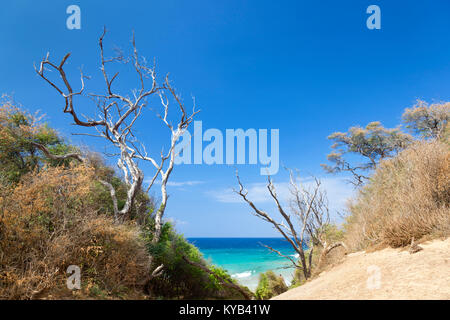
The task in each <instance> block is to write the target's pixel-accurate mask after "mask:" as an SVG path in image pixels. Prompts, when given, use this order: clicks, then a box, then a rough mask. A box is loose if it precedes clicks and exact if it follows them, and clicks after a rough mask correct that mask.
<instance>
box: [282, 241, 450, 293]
mask: <svg viewBox="0 0 450 320" xmlns="http://www.w3.org/2000/svg"><path fill="white" fill-rule="evenodd" d="M420 246H421V247H422V248H423V249H424V250H422V251H419V252H417V253H414V254H410V253H409V252H408V251H407V250H405V249H384V250H380V251H376V252H371V253H365V252H357V253H352V254H349V255H348V256H347V257H346V258H345V260H344V262H343V263H341V264H339V265H337V266H335V267H333V268H331V269H330V270H327V271H324V272H322V273H321V274H320V275H319V276H318V277H317V278H316V279H314V280H312V281H310V282H308V283H306V284H305V285H303V286H300V287H297V288H294V289H292V290H289V291H287V292H285V293H283V294H281V295H279V296H277V297H275V298H273V299H277V300H300V299H301V300H304V299H447V300H449V299H450V238H449V239H447V240H445V241H442V240H435V241H432V242H426V243H423V244H420ZM377 271H379V272H377ZM377 280H379V281H377Z"/></svg>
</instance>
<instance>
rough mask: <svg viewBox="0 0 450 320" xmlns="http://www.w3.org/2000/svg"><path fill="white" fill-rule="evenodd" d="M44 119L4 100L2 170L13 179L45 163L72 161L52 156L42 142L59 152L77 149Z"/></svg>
mask: <svg viewBox="0 0 450 320" xmlns="http://www.w3.org/2000/svg"><path fill="white" fill-rule="evenodd" d="M40 120H41V118H40V117H36V116H33V115H31V114H29V113H27V112H26V111H23V110H21V109H19V108H17V107H16V106H14V105H13V104H12V103H11V102H10V101H4V102H3V103H1V104H0V171H1V174H2V175H3V176H4V177H5V178H6V179H7V180H9V181H10V182H14V183H17V182H18V181H19V179H20V177H21V176H23V175H24V174H26V173H28V172H31V171H33V170H39V169H40V168H42V167H43V166H44V165H51V166H57V165H62V164H64V165H68V163H69V162H70V161H71V160H70V159H69V158H68V159H64V160H63V159H59V160H57V159H51V158H49V157H47V156H46V154H45V153H44V152H43V150H42V148H41V146H43V147H45V149H46V150H49V151H50V152H51V153H52V154H55V155H61V154H67V153H71V152H75V151H77V149H76V148H75V147H73V146H70V145H68V144H66V143H65V142H64V141H63V139H61V138H60V137H59V136H58V134H57V132H56V131H55V130H53V129H51V128H50V127H49V126H48V125H47V124H45V123H41V122H40Z"/></svg>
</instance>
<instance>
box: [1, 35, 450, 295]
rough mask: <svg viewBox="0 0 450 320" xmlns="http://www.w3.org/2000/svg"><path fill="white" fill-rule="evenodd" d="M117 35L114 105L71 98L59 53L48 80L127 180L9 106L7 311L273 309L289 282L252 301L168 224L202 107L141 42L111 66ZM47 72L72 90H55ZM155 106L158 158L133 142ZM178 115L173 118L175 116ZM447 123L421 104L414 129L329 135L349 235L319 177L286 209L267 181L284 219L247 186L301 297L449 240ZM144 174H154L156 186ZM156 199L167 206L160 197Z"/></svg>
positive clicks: (293, 180) (297, 188) (4, 243)
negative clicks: (160, 141) (164, 303)
mask: <svg viewBox="0 0 450 320" xmlns="http://www.w3.org/2000/svg"><path fill="white" fill-rule="evenodd" d="M105 34H106V30H105V31H104V32H103V34H102V35H101V37H100V40H99V47H100V48H99V49H100V71H101V76H102V78H103V81H104V83H105V88H104V91H103V92H97V93H93V94H92V93H89V94H86V93H85V81H86V79H87V77H86V76H85V75H84V74H83V73H81V75H80V89H79V91H74V90H73V86H72V85H71V84H70V82H69V79H70V80H71V79H72V77H69V76H68V74H67V73H66V70H65V66H66V63H67V61H68V59H69V57H70V54H66V55H65V56H64V57H63V59H62V60H61V61H59V62H53V61H52V60H50V55H49V54H47V55H46V56H45V58H44V59H42V61H41V63H40V65H39V66H38V67H37V68H36V72H37V74H38V75H39V77H40V78H42V79H43V80H44V81H45V82H46V83H47V84H49V85H50V86H51V87H52V88H53V89H55V90H56V93H57V94H58V95H59V96H61V97H62V98H63V101H64V104H63V106H64V107H63V110H62V111H63V113H65V114H67V115H69V118H70V119H71V120H73V122H74V124H75V125H76V126H78V127H79V128H83V129H88V130H95V131H93V132H92V133H91V132H89V133H82V134H84V135H87V136H95V137H97V138H101V139H102V140H101V141H103V142H105V143H106V145H107V146H108V147H111V148H114V149H115V152H114V153H112V154H109V156H110V157H111V158H113V159H114V160H115V161H116V163H117V167H118V169H119V170H118V171H116V170H115V169H114V168H112V167H110V166H108V165H107V164H106V163H107V161H106V160H105V159H104V158H103V157H102V156H101V155H99V154H97V153H95V152H92V151H90V150H89V149H88V148H84V147H83V148H82V147H79V146H75V145H72V144H71V143H69V142H68V141H67V140H66V139H63V138H62V137H61V136H60V134H58V132H57V131H56V130H55V129H54V128H51V127H50V126H49V125H47V124H46V123H44V122H43V121H42V119H43V117H41V116H39V115H37V114H35V115H32V114H30V113H28V112H26V111H25V110H24V109H23V108H19V107H18V106H17V104H15V103H13V102H11V101H10V100H8V99H4V100H3V101H1V103H0V298H1V299H253V298H257V299H269V298H272V297H274V296H276V295H279V294H281V293H283V292H285V291H286V290H287V289H288V286H287V285H286V283H285V281H284V279H283V278H282V277H281V276H278V275H276V274H275V273H274V272H273V271H268V272H266V273H262V274H261V275H260V281H259V284H258V287H257V289H256V291H255V293H252V292H251V291H250V290H249V289H248V288H246V287H243V286H241V285H240V284H239V283H238V282H237V281H236V280H235V279H233V278H232V277H231V276H230V275H229V274H228V272H227V271H226V270H224V269H223V268H220V267H218V266H215V265H212V264H211V263H210V262H208V261H206V260H205V259H204V257H203V256H202V254H201V252H200V251H199V249H198V248H196V247H195V246H194V245H193V244H191V243H189V242H188V241H187V240H186V239H185V238H184V237H183V235H180V234H178V233H177V232H176V231H175V229H174V226H173V225H172V224H171V223H170V222H168V221H165V220H164V214H165V210H166V207H167V202H168V193H167V185H168V182H169V179H170V177H171V175H172V173H173V172H174V164H175V158H176V156H177V155H178V154H177V151H176V144H177V142H178V141H179V139H180V138H181V137H182V136H183V134H184V133H185V132H187V131H186V130H187V128H188V127H189V125H190V124H191V123H192V122H193V121H194V117H195V115H196V114H197V113H198V111H197V110H196V109H195V103H194V106H193V110H192V112H190V113H189V112H187V107H186V106H185V105H184V103H183V102H182V99H181V98H180V97H179V95H178V94H177V93H176V92H175V89H174V88H173V86H172V84H171V82H170V80H169V78H168V77H165V78H164V79H163V80H162V81H161V80H160V81H158V77H157V74H156V70H155V68H154V67H149V66H147V64H146V63H145V59H143V58H142V57H140V56H139V55H138V52H137V49H136V45H135V40H134V36H133V40H132V55H131V56H130V57H124V56H123V55H122V54H120V53H119V54H118V55H116V56H114V57H112V58H106V57H105V55H104V48H103V39H104V37H105ZM115 62H118V63H123V64H124V65H128V66H131V67H132V68H131V69H132V71H133V72H134V74H135V75H137V83H138V84H139V87H138V89H136V90H132V94H131V96H132V97H133V98H130V97H129V95H122V94H119V93H118V92H116V91H115V90H114V85H113V83H115V81H118V73H114V72H112V73H111V74H110V73H108V71H107V69H109V66H110V65H112V64H114V63H115ZM49 70H52V71H53V75H55V74H56V75H58V76H59V77H60V79H52V78H51V77H50V76H51V75H52V73H50V72H48V71H49ZM61 80H62V82H61ZM147 82H148V83H147ZM79 98H89V100H90V101H92V102H93V103H94V107H95V109H96V110H99V113H98V114H96V115H91V116H88V117H86V118H85V119H84V120H82V119H81V118H80V116H79V115H80V114H82V111H80V110H79V108H78V105H77V102H78V100H77V99H79ZM150 99H153V100H155V101H157V102H158V104H159V105H160V107H161V108H160V112H159V113H157V118H158V119H159V120H158V121H160V122H159V123H160V124H162V127H163V128H165V129H167V132H168V136H169V139H168V140H167V145H166V148H165V152H161V154H158V155H157V156H155V155H150V154H149V153H147V148H146V146H145V145H143V144H142V143H141V142H140V141H139V140H138V134H137V133H138V132H137V130H135V129H134V128H135V127H134V125H135V123H136V122H138V121H140V120H141V119H142V117H144V116H145V115H147V113H148V112H147V111H148V109H149V108H147V105H148V104H149V100H150ZM152 102H154V101H152ZM170 104H171V105H174V106H175V108H174V109H175V115H173V114H171V115H170V116H169V105H170ZM171 108H172V107H171ZM170 111H173V110H172V109H171V110H170ZM170 119H171V120H173V119H176V123H173V121H171V120H170ZM449 119H450V103H435V104H427V103H426V102H423V101H418V103H417V104H416V105H415V106H413V107H412V108H408V109H406V110H405V112H404V114H403V116H402V120H403V125H404V128H403V127H401V126H399V127H396V128H385V127H384V126H383V125H382V124H381V123H380V122H377V121H375V122H370V123H369V124H367V125H366V126H365V127H359V126H355V127H351V128H350V129H349V130H348V131H347V132H335V133H333V134H331V135H330V136H329V137H328V139H330V140H331V141H332V142H333V144H332V146H331V148H332V152H331V153H330V154H329V155H328V160H329V164H324V165H322V166H323V168H324V169H325V170H326V171H327V172H328V173H332V174H338V173H341V174H342V173H345V174H346V176H347V177H350V182H351V183H352V184H353V185H354V186H355V188H356V189H357V195H356V197H354V198H353V199H351V200H350V202H349V204H348V212H347V215H346V217H345V219H344V222H343V224H342V225H340V224H337V222H336V221H334V220H333V219H332V217H331V215H330V208H329V205H328V198H327V194H326V191H325V190H324V188H323V186H322V182H321V180H320V179H319V178H316V177H312V178H310V180H308V183H306V182H305V179H304V177H300V175H299V173H298V171H297V170H289V169H288V173H289V178H290V179H289V193H290V199H289V201H288V203H284V202H283V201H282V197H280V195H279V194H278V193H277V189H276V187H275V183H274V182H273V180H272V178H271V177H270V176H269V177H268V181H267V197H268V198H270V199H271V200H273V201H274V203H275V205H276V208H277V210H276V211H275V212H266V211H264V210H262V209H261V208H258V207H257V206H256V205H255V203H254V202H253V201H252V199H251V198H250V196H249V195H248V192H247V190H246V189H245V187H244V184H243V183H242V182H241V179H240V177H239V175H238V174H237V182H238V189H237V190H236V193H237V195H238V196H239V197H240V198H241V199H242V201H243V202H244V203H246V204H247V205H248V206H249V207H250V210H251V213H252V214H254V215H256V216H257V217H259V218H260V219H262V220H263V221H266V222H267V223H270V224H271V225H272V226H273V227H274V228H275V230H277V231H278V232H279V234H280V236H282V237H283V238H284V239H285V240H286V241H287V242H288V243H289V244H290V245H291V247H292V249H293V250H294V252H295V255H286V254H284V253H282V252H280V251H279V250H277V249H276V248H274V247H270V246H268V245H264V244H263V245H264V246H265V247H266V248H267V249H268V250H270V251H272V252H273V253H274V254H278V255H279V256H281V257H283V258H285V259H287V260H288V261H289V262H290V263H291V264H292V266H293V267H294V268H295V272H294V278H293V280H292V283H291V287H294V286H300V285H303V284H304V283H306V282H307V281H309V280H311V279H313V278H314V277H315V276H316V275H317V274H319V273H320V272H321V271H322V270H323V269H324V268H325V267H327V266H329V265H331V264H333V263H335V262H336V261H339V259H340V257H342V256H344V255H345V254H347V253H349V252H352V251H358V250H367V249H372V250H376V249H378V248H382V247H385V246H390V247H406V246H408V245H411V246H412V244H414V243H415V242H420V241H421V240H423V239H433V238H437V237H448V236H449V234H450V148H449V144H450V125H449ZM404 129H406V130H408V132H406V131H405V130H404ZM152 149H153V150H154V149H155V148H154V146H152ZM143 162H145V163H148V164H150V167H151V168H152V169H153V172H152V175H150V177H147V179H146V180H145V176H144V172H143V170H142V169H141V168H140V165H141V164H142V163H143ZM277 170H278V166H277ZM147 172H148V171H147ZM146 183H147V185H145V184H146ZM156 187H158V197H156V196H150V191H151V190H154V189H155V188H156ZM74 267H75V268H80V269H82V270H83V277H82V280H81V283H80V284H79V288H78V289H79V290H71V289H69V286H68V284H69V282H68V281H69V279H68V274H67V272H68V270H73V269H74ZM73 284H74V283H72V285H73ZM75 285H77V283H76V282H75Z"/></svg>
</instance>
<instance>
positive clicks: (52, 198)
mask: <svg viewBox="0 0 450 320" xmlns="http://www.w3.org/2000/svg"><path fill="white" fill-rule="evenodd" d="M93 174H94V173H93V170H92V169H91V168H85V167H83V166H78V167H72V168H70V169H63V168H47V169H44V170H42V171H41V172H39V173H33V174H29V175H27V176H26V177H25V178H24V179H23V180H22V182H21V183H20V184H19V185H17V186H16V187H12V186H9V187H4V188H3V189H2V190H0V299H36V298H44V299H64V298H70V299H73V298H105V299H106V298H124V297H130V296H132V297H133V298H137V297H139V296H143V294H142V292H143V290H142V286H143V283H144V282H145V281H146V279H148V274H149V267H150V266H149V262H150V261H149V259H150V257H149V255H148V253H147V251H146V249H145V247H144V244H143V243H142V241H141V240H140V237H139V232H138V228H137V227H136V226H133V225H115V224H114V223H113V220H112V219H110V218H109V217H106V216H100V215H97V214H96V211H95V204H93V203H92V200H91V199H90V195H91V190H90V186H91V183H92V181H93ZM69 265H77V266H79V267H80V268H81V281H82V290H77V291H71V290H69V289H67V287H66V280H67V277H68V276H69V275H68V274H66V270H67V267H68V266H69Z"/></svg>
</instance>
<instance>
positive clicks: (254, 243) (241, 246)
mask: <svg viewBox="0 0 450 320" xmlns="http://www.w3.org/2000/svg"><path fill="white" fill-rule="evenodd" d="M188 240H189V242H191V243H193V244H194V245H196V246H197V247H198V248H199V249H200V251H201V252H202V253H203V255H204V257H205V258H206V259H207V260H209V261H210V262H212V263H213V264H215V265H218V266H221V267H223V268H224V269H226V270H227V271H228V272H229V273H230V274H231V276H232V277H233V278H235V279H237V280H238V281H239V282H240V283H241V284H243V285H245V286H247V287H249V288H250V289H251V290H255V289H256V287H257V285H258V278H259V274H260V273H262V272H266V271H268V270H273V271H274V272H275V273H276V274H281V275H282V276H283V277H284V279H285V281H286V283H287V284H288V285H289V284H290V282H291V280H292V277H293V273H294V269H293V268H292V267H291V266H292V264H291V262H290V261H289V260H288V259H286V258H283V257H280V256H279V255H278V254H276V253H274V252H271V251H270V250H269V249H267V248H265V247H264V246H262V244H265V245H268V246H270V247H272V248H274V249H276V250H278V251H280V252H281V253H283V254H285V255H290V256H292V257H296V253H295V251H294V249H292V247H291V246H290V244H289V243H288V242H287V241H286V240H285V239H282V238H189V239H188Z"/></svg>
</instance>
